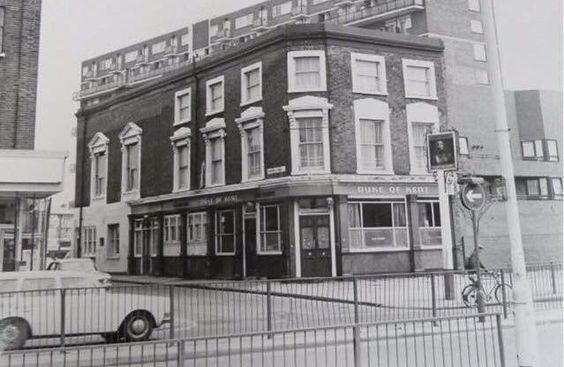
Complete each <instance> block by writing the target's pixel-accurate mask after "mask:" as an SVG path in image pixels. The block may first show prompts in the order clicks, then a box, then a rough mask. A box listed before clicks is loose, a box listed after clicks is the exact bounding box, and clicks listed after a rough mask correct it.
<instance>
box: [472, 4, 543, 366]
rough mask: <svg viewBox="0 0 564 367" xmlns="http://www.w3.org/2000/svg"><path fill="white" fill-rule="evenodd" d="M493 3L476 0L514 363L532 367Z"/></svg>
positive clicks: (532, 335)
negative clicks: (495, 154)
mask: <svg viewBox="0 0 564 367" xmlns="http://www.w3.org/2000/svg"><path fill="white" fill-rule="evenodd" d="M492 1H493V0H480V8H481V10H482V20H483V22H484V33H485V37H486V45H487V47H486V56H487V60H488V66H489V71H490V78H491V89H492V97H493V103H494V105H493V106H494V108H495V122H496V125H495V132H496V135H497V139H498V146H499V156H500V163H501V174H502V176H503V178H504V180H505V183H506V196H507V201H506V202H505V211H506V216H507V229H508V232H509V241H510V244H511V265H512V270H513V293H512V295H513V299H512V303H513V308H512V309H513V313H514V316H515V336H516V342H517V361H518V363H519V366H520V367H532V366H535V363H536V355H537V337H536V325H535V319H534V313H533V302H532V295H531V288H530V285H529V281H528V279H527V270H526V265H525V256H524V252H523V243H522V237H521V227H520V223H519V207H518V205H517V193H516V189H515V174H514V172H513V161H512V157H511V146H510V143H509V141H510V140H509V138H510V137H509V128H508V125H507V114H506V113H507V112H506V109H505V98H504V90H503V77H502V72H501V65H500V57H499V48H498V43H497V31H496V26H495V15H494V8H493V2H492Z"/></svg>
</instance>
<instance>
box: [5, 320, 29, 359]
mask: <svg viewBox="0 0 564 367" xmlns="http://www.w3.org/2000/svg"><path fill="white" fill-rule="evenodd" d="M29 334H30V332H29V326H28V325H27V323H26V322H25V321H24V320H22V319H5V320H2V321H0V351H1V350H13V349H20V348H21V347H23V346H24V344H25V342H26V341H27V339H28V338H29V336H30V335H29Z"/></svg>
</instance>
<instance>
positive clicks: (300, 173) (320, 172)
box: [292, 170, 331, 176]
mask: <svg viewBox="0 0 564 367" xmlns="http://www.w3.org/2000/svg"><path fill="white" fill-rule="evenodd" d="M330 173H331V171H330V170H311V171H304V170H299V171H293V172H292V175H293V176H303V175H328V174H330Z"/></svg>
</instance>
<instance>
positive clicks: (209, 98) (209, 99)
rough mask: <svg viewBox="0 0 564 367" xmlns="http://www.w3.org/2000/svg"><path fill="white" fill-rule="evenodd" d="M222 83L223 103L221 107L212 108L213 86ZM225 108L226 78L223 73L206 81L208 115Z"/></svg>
mask: <svg viewBox="0 0 564 367" xmlns="http://www.w3.org/2000/svg"><path fill="white" fill-rule="evenodd" d="M218 83H221V98H222V103H221V107H220V108H216V109H212V93H211V86H212V85H215V84H218ZM224 109H225V79H224V77H223V75H220V76H218V77H216V78H213V79H210V80H208V81H206V116H211V115H215V114H217V113H221V112H223V111H224Z"/></svg>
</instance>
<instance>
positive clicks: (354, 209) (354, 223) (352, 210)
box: [348, 204, 362, 228]
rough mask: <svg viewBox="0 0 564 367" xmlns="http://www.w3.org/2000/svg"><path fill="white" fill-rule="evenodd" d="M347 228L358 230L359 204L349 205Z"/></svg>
mask: <svg viewBox="0 0 564 367" xmlns="http://www.w3.org/2000/svg"><path fill="white" fill-rule="evenodd" d="M348 211H349V227H353V228H360V227H362V225H361V223H360V204H349V205H348Z"/></svg>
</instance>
